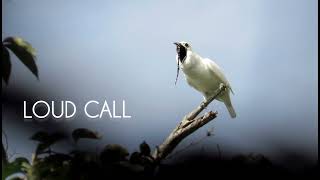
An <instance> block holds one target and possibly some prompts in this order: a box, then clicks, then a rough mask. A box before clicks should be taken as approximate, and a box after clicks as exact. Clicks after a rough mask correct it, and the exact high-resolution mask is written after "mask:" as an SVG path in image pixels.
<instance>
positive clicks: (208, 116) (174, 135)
mask: <svg viewBox="0 0 320 180" xmlns="http://www.w3.org/2000/svg"><path fill="white" fill-rule="evenodd" d="M225 90H226V86H225V85H224V84H221V85H220V88H219V89H218V90H217V91H216V93H215V95H214V96H212V97H211V98H210V99H209V100H207V101H203V102H202V103H201V104H200V105H199V106H198V107H197V108H196V109H194V110H193V111H191V112H190V113H189V114H188V115H186V116H185V117H184V118H183V119H182V120H181V122H180V123H179V124H178V126H177V127H176V128H175V129H174V130H173V131H172V132H171V133H170V134H169V136H168V137H167V139H166V140H165V141H164V142H163V143H162V144H161V145H160V146H158V147H157V148H156V150H155V151H154V152H153V158H154V159H155V163H160V161H161V160H163V159H165V158H166V157H167V156H168V155H169V154H170V153H171V152H172V151H173V150H174V149H175V147H176V146H177V145H178V144H179V143H180V142H181V141H182V140H183V139H184V138H186V137H187V136H188V135H190V134H192V133H193V132H195V131H196V130H198V129H199V128H201V127H202V126H204V125H205V124H207V123H208V122H210V121H211V120H213V119H214V118H216V117H217V114H218V113H217V112H212V111H209V112H207V113H205V114H204V115H203V116H200V117H197V116H198V115H199V114H200V113H201V112H202V111H203V110H204V109H205V108H206V107H207V106H208V105H209V104H210V103H211V102H212V101H213V100H214V99H216V98H217V97H218V96H219V95H220V94H221V93H222V92H223V91H225Z"/></svg>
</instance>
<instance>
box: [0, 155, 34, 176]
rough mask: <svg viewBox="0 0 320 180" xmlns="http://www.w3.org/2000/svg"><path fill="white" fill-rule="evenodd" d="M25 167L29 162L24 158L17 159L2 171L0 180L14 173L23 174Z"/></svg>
mask: <svg viewBox="0 0 320 180" xmlns="http://www.w3.org/2000/svg"><path fill="white" fill-rule="evenodd" d="M25 165H29V161H28V159H26V158H23V157H18V158H16V159H15V160H14V161H12V162H11V163H9V164H8V165H7V166H5V167H4V169H2V179H5V178H6V177H7V176H9V175H11V174H14V173H19V172H21V173H25V172H26V170H25Z"/></svg>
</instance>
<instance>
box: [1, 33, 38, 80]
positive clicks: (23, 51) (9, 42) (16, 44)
mask: <svg viewBox="0 0 320 180" xmlns="http://www.w3.org/2000/svg"><path fill="white" fill-rule="evenodd" d="M3 44H4V46H6V47H7V48H9V49H10V50H11V51H12V52H13V53H14V54H15V55H16V56H17V57H18V58H19V59H20V60H21V62H22V63H23V64H24V65H25V66H27V68H28V69H29V70H30V71H31V72H32V73H33V74H34V75H35V76H36V77H37V78H39V77H38V68H37V65H36V62H35V59H36V56H35V55H36V53H35V49H34V48H33V47H32V46H31V44H29V43H28V42H26V41H25V40H23V39H22V38H20V37H8V38H6V39H5V40H4V41H3Z"/></svg>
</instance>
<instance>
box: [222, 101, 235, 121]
mask: <svg viewBox="0 0 320 180" xmlns="http://www.w3.org/2000/svg"><path fill="white" fill-rule="evenodd" d="M224 104H225V105H226V107H227V109H228V111H229V114H230V116H231V117H232V118H235V117H236V116H237V114H236V111H235V110H234V108H233V106H232V103H231V100H230V97H229V96H228V97H227V98H226V99H225V101H224Z"/></svg>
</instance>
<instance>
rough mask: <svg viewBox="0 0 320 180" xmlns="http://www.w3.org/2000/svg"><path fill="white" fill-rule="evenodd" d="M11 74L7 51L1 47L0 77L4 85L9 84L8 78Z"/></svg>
mask: <svg viewBox="0 0 320 180" xmlns="http://www.w3.org/2000/svg"><path fill="white" fill-rule="evenodd" d="M10 73H11V62H10V56H9V51H8V49H7V48H6V47H4V46H3V45H2V62H1V76H2V79H3V80H4V82H5V83H6V84H8V82H9V77H10Z"/></svg>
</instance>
